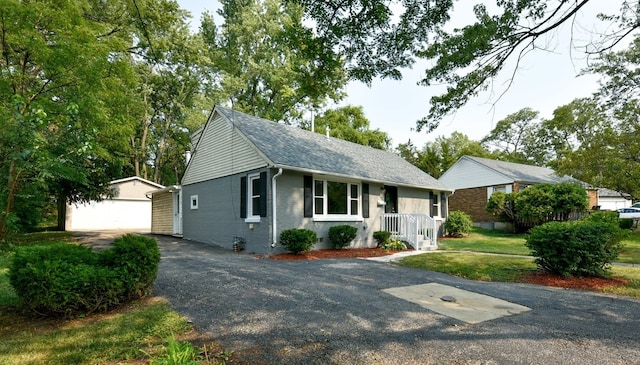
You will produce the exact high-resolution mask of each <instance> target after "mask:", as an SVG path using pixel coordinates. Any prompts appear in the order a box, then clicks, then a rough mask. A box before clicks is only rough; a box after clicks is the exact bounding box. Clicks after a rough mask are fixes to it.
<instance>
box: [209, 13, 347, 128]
mask: <svg viewBox="0 0 640 365" xmlns="http://www.w3.org/2000/svg"><path fill="white" fill-rule="evenodd" d="M221 5H222V8H221V9H220V11H219V12H218V15H220V16H221V17H222V19H223V24H222V25H220V26H219V27H218V26H216V23H215V21H214V19H213V16H212V15H211V14H206V15H205V16H204V17H203V20H202V22H201V27H200V35H201V37H202V39H203V40H204V42H205V47H206V48H205V49H206V52H207V54H208V56H209V58H210V63H209V64H208V65H207V71H208V72H207V73H205V75H204V76H205V77H208V80H207V83H208V84H209V85H210V87H211V89H212V90H211V92H212V93H213V94H215V95H216V96H217V98H219V99H220V100H227V101H229V102H230V103H231V104H232V105H233V108H234V109H236V110H239V111H242V112H245V113H248V114H251V115H257V116H260V117H262V118H265V119H269V120H273V121H276V122H278V121H284V122H286V123H295V122H300V121H301V120H302V117H303V114H304V113H306V112H307V111H309V110H312V109H313V108H317V107H318V106H320V105H322V104H324V103H325V102H326V101H328V100H329V99H332V100H339V99H341V98H342V96H343V92H342V90H343V89H344V86H345V84H346V82H347V76H346V71H345V69H344V64H343V58H341V57H339V56H338V55H337V54H336V53H335V51H334V50H336V47H334V46H335V45H334V44H333V43H331V42H330V41H329V40H328V39H327V38H323V37H318V36H316V33H315V31H314V29H312V28H310V27H308V26H307V25H306V24H305V22H303V16H304V13H303V11H304V7H303V6H301V5H300V4H298V3H297V2H295V1H256V0H250V1H242V2H238V1H232V0H223V1H221Z"/></svg>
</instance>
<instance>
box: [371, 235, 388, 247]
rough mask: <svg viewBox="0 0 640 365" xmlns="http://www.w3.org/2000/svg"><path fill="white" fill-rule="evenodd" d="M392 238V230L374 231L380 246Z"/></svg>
mask: <svg viewBox="0 0 640 365" xmlns="http://www.w3.org/2000/svg"><path fill="white" fill-rule="evenodd" d="M390 238H391V232H389V231H375V232H373V239H375V240H376V242H377V243H378V247H382V245H384V244H385V243H386V242H388V241H389V239H390Z"/></svg>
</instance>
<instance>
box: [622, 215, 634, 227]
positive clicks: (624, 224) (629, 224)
mask: <svg viewBox="0 0 640 365" xmlns="http://www.w3.org/2000/svg"><path fill="white" fill-rule="evenodd" d="M620 228H622V229H631V228H633V219H632V218H620Z"/></svg>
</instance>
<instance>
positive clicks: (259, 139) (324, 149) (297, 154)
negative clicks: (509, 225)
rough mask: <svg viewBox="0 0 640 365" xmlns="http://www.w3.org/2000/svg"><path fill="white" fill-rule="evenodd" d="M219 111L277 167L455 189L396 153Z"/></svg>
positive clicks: (260, 119)
mask: <svg viewBox="0 0 640 365" xmlns="http://www.w3.org/2000/svg"><path fill="white" fill-rule="evenodd" d="M215 112H218V113H220V114H221V115H222V116H223V117H224V118H226V119H227V120H228V121H229V122H230V123H232V124H233V125H235V126H236V128H237V129H238V130H239V131H240V132H241V133H242V134H244V135H245V136H246V137H247V139H248V140H249V141H250V142H251V143H252V144H254V145H255V147H256V148H257V149H258V150H259V151H260V152H261V153H262V154H263V155H264V156H265V157H266V158H267V159H268V160H269V162H270V164H271V165H272V166H273V167H281V168H285V169H294V170H299V171H305V172H309V173H318V174H328V175H335V176H343V177H349V178H355V179H361V180H369V181H376V182H382V183H386V184H397V185H405V186H412V187H419V188H425V189H437V190H443V191H452V189H450V188H448V187H446V186H445V185H444V184H443V183H441V182H440V181H438V180H436V179H435V178H433V177H432V176H431V175H429V174H427V173H425V172H424V171H422V170H420V169H419V168H417V167H415V166H413V165H412V164H410V163H409V162H407V161H405V160H404V159H403V158H401V157H400V156H398V155H396V154H394V153H391V152H388V151H382V150H378V149H375V148H372V147H367V146H362V145H359V144H356V143H352V142H348V141H344V140H341V139H337V138H327V137H326V136H325V135H322V134H318V133H312V132H310V131H306V130H303V129H300V128H296V127H293V126H289V125H285V124H279V123H275V122H272V121H269V120H266V119H262V118H258V117H254V116H251V115H247V114H244V113H241V112H238V111H235V110H231V109H228V108H225V107H221V106H216V107H215V109H214V113H215Z"/></svg>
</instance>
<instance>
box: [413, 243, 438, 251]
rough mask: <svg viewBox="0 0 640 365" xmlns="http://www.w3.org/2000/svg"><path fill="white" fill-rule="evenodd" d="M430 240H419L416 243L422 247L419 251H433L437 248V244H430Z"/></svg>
mask: <svg viewBox="0 0 640 365" xmlns="http://www.w3.org/2000/svg"><path fill="white" fill-rule="evenodd" d="M430 243H431V242H430V241H420V242H419V243H418V247H422V249H421V250H420V251H435V250H437V249H438V246H430V245H429V244H430Z"/></svg>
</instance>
